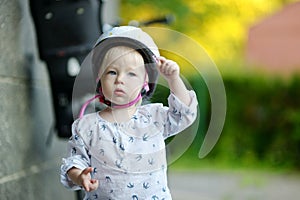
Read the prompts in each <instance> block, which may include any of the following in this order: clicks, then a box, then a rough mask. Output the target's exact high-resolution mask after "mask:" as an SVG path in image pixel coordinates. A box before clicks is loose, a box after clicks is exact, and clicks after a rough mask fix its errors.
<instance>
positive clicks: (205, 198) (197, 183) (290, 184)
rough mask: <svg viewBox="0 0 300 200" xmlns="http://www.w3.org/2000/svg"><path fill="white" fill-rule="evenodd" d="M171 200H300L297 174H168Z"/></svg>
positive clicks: (299, 183) (299, 179) (299, 177)
mask: <svg viewBox="0 0 300 200" xmlns="http://www.w3.org/2000/svg"><path fill="white" fill-rule="evenodd" d="M169 186H170V189H171V193H172V196H173V200H299V199H300V174H275V173H263V172H227V171H226V172H212V171H209V172H174V171H171V172H170V173H169Z"/></svg>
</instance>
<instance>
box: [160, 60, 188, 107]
mask: <svg viewBox="0 0 300 200" xmlns="http://www.w3.org/2000/svg"><path fill="white" fill-rule="evenodd" d="M157 66H158V71H159V72H160V73H161V75H162V76H163V77H164V78H165V79H166V80H167V82H168V84H169V87H170V90H171V92H172V93H173V94H174V95H175V96H176V97H177V98H179V99H180V101H182V102H183V103H184V104H186V105H189V104H190V102H191V99H190V95H189V93H188V90H187V88H186V86H185V84H184V83H183V81H182V79H181V78H180V68H179V66H178V64H177V63H176V62H174V61H172V60H168V59H166V58H165V57H162V56H161V57H159V58H158V65H157Z"/></svg>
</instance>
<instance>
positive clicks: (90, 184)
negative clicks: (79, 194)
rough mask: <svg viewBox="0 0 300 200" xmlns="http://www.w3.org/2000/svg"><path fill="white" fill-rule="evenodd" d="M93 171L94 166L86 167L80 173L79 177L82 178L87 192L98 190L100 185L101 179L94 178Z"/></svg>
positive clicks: (82, 183) (81, 180)
mask: <svg viewBox="0 0 300 200" xmlns="http://www.w3.org/2000/svg"><path fill="white" fill-rule="evenodd" d="M92 171H93V168H92V167H87V168H85V169H84V170H83V171H82V172H81V174H80V175H79V177H78V179H80V182H81V185H82V187H83V188H84V189H85V191H87V192H91V191H93V190H96V189H97V188H98V186H99V181H98V180H96V179H92V177H91V174H90V173H91V172H92Z"/></svg>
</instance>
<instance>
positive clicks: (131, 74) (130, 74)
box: [128, 72, 136, 76]
mask: <svg viewBox="0 0 300 200" xmlns="http://www.w3.org/2000/svg"><path fill="white" fill-rule="evenodd" d="M128 74H129V76H136V74H135V73H133V72H129V73H128Z"/></svg>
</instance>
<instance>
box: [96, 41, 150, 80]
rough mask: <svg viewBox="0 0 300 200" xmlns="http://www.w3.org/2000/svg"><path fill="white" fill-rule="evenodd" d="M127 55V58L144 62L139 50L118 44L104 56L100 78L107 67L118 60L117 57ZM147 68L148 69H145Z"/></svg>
mask: <svg viewBox="0 0 300 200" xmlns="http://www.w3.org/2000/svg"><path fill="white" fill-rule="evenodd" d="M123 56H126V57H125V59H127V60H130V61H133V62H136V63H140V62H141V61H142V62H143V63H144V59H143V57H142V55H141V54H140V53H139V52H137V51H136V50H134V49H132V48H130V47H126V46H116V47H112V48H110V49H109V50H108V51H107V52H106V54H105V56H104V57H103V60H102V62H101V65H100V68H99V71H98V79H100V78H101V76H102V74H103V72H104V71H105V69H106V68H107V67H108V66H109V65H110V64H111V63H113V62H114V61H116V60H117V59H119V58H121V57H123ZM145 70H146V69H145Z"/></svg>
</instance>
